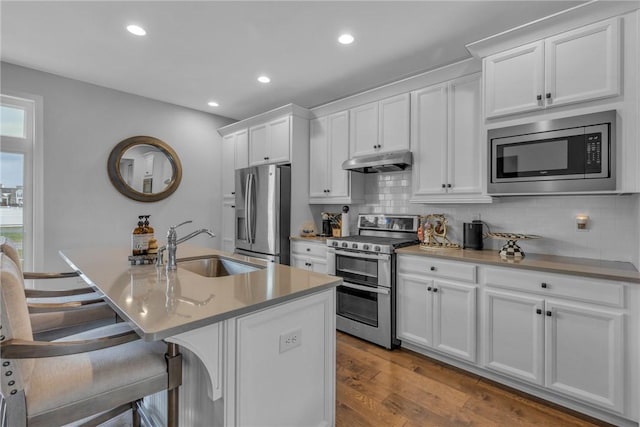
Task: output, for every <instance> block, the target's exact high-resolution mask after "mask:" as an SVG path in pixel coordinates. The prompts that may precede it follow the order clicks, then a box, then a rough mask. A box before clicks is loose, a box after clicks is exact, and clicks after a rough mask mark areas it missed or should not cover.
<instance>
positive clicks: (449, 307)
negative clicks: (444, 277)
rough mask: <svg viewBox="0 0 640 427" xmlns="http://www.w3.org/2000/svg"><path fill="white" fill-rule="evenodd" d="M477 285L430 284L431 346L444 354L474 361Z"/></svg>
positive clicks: (441, 282) (440, 282)
mask: <svg viewBox="0 0 640 427" xmlns="http://www.w3.org/2000/svg"><path fill="white" fill-rule="evenodd" d="M476 288H477V287H476V286H470V285H463V284H459V283H452V282H445V281H441V280H436V281H434V282H433V289H432V293H433V344H434V347H435V348H437V349H438V350H440V351H443V352H445V353H449V354H452V355H454V356H457V357H459V358H462V359H465V360H468V361H470V362H475V361H476Z"/></svg>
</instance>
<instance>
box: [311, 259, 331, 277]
mask: <svg viewBox="0 0 640 427" xmlns="http://www.w3.org/2000/svg"><path fill="white" fill-rule="evenodd" d="M309 264H311V265H309V269H310V270H311V271H315V272H316V273H322V274H327V260H326V259H320V258H309Z"/></svg>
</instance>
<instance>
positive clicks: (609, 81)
mask: <svg viewBox="0 0 640 427" xmlns="http://www.w3.org/2000/svg"><path fill="white" fill-rule="evenodd" d="M620 27H621V25H620V18H612V19H608V20H605V21H601V22H597V23H595V24H592V25H587V26H585V27H581V28H578V29H576V30H572V31H568V32H566V33H562V34H559V35H556V36H553V37H549V38H547V39H545V40H541V41H537V42H534V43H530V44H527V45H524V46H519V47H517V48H514V49H511V50H508V51H506V52H501V53H497V54H494V55H491V56H488V57H486V58H484V60H483V68H484V89H485V105H484V113H485V117H486V118H492V117H498V116H504V115H509V114H516V113H522V112H527V111H534V110H540V109H544V108H549V107H553V106H560V105H566V104H572V103H576V102H582V101H588V100H593V99H599V98H606V97H610V96H617V95H619V94H620V86H621V84H620V82H621V76H620V74H621V73H620V69H621V65H620V62H621V60H620V40H621V36H620Z"/></svg>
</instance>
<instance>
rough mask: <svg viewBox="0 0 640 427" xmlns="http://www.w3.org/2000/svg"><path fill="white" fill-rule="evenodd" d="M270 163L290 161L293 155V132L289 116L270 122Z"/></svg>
mask: <svg viewBox="0 0 640 427" xmlns="http://www.w3.org/2000/svg"><path fill="white" fill-rule="evenodd" d="M268 146H269V152H268V154H267V157H268V158H269V159H268V162H269V163H288V162H289V159H291V156H290V154H289V151H290V147H291V132H290V126H289V116H287V117H283V118H281V119H278V120H274V121H272V122H270V123H269V144H268Z"/></svg>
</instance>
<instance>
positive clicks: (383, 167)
mask: <svg viewBox="0 0 640 427" xmlns="http://www.w3.org/2000/svg"><path fill="white" fill-rule="evenodd" d="M412 160H413V156H412V155H411V151H394V152H391V153H383V154H371V155H368V156H361V157H354V158H353V159H349V160H347V161H346V162H344V163H342V169H344V170H348V171H353V172H361V173H378V172H397V171H402V170H405V169H407V168H408V167H410V166H411V162H412Z"/></svg>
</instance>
